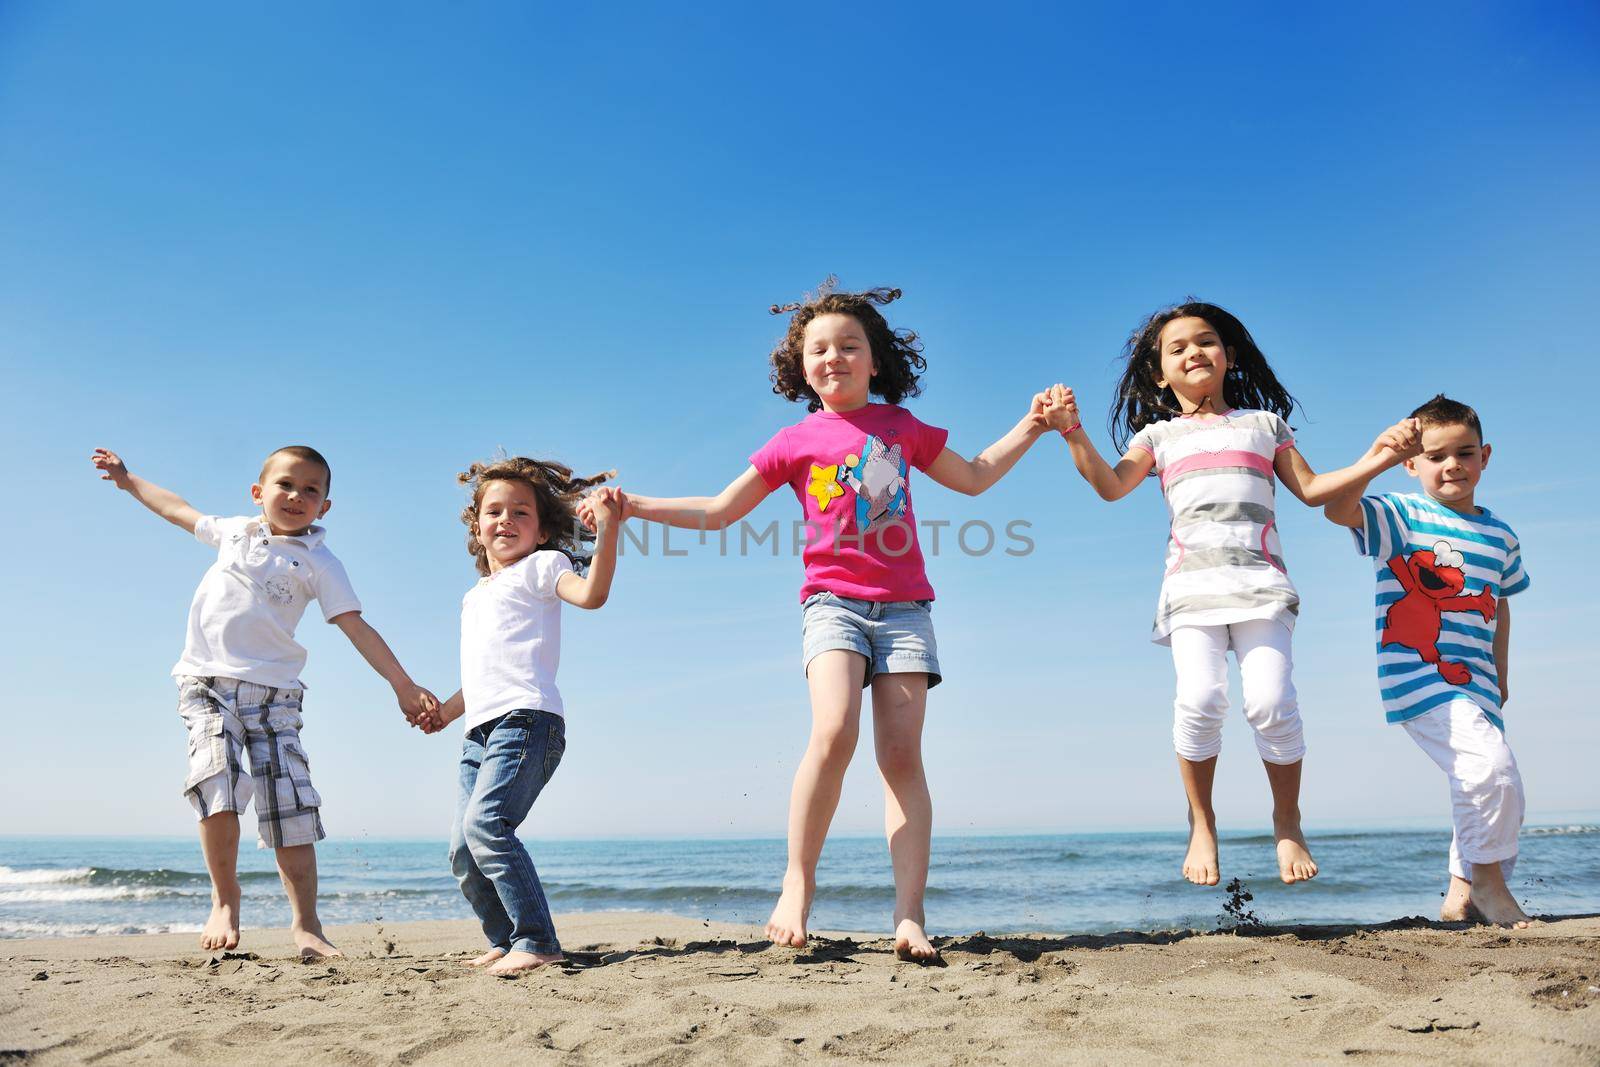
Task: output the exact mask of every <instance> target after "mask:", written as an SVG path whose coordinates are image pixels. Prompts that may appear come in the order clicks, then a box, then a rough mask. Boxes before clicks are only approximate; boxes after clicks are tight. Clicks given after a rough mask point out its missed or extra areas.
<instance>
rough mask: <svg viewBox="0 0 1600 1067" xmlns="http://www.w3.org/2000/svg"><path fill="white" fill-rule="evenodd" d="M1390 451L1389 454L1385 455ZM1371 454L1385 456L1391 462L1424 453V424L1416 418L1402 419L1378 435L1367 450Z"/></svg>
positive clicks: (1397, 461)
mask: <svg viewBox="0 0 1600 1067" xmlns="http://www.w3.org/2000/svg"><path fill="white" fill-rule="evenodd" d="M1385 452H1388V453H1389V455H1387V456H1383V453H1385ZM1367 454H1368V455H1369V456H1374V457H1377V456H1383V458H1384V459H1385V460H1386V461H1387V462H1389V463H1390V464H1394V463H1399V462H1401V461H1402V460H1407V459H1412V458H1414V457H1416V456H1419V455H1421V454H1422V424H1421V423H1420V422H1419V421H1418V420H1416V419H1401V420H1400V421H1399V422H1397V423H1395V424H1394V425H1393V426H1391V427H1389V428H1388V429H1387V430H1385V431H1383V432H1382V433H1380V434H1379V435H1378V439H1377V440H1376V441H1373V442H1372V447H1371V448H1370V449H1368V450H1367Z"/></svg>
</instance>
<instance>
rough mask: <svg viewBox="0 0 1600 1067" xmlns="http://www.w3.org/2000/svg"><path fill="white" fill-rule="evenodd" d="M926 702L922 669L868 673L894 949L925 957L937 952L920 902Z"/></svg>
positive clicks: (924, 885)
mask: <svg viewBox="0 0 1600 1067" xmlns="http://www.w3.org/2000/svg"><path fill="white" fill-rule="evenodd" d="M927 708H928V676H927V675H926V674H914V673H906V674H899V673H897V674H880V675H878V676H877V677H875V678H873V679H872V734H873V740H874V742H875V744H876V747H877V751H878V772H879V774H881V775H882V776H883V818H884V829H885V831H886V832H887V834H888V836H889V857H890V860H891V862H893V864H894V949H895V952H896V954H898V955H899V956H900V958H901V959H904V960H931V959H933V958H934V957H935V956H937V955H938V954H939V952H938V950H937V949H935V948H934V947H933V943H932V942H930V941H929V940H928V933H927V930H926V929H924V927H925V926H926V925H927V921H928V919H927V916H926V915H925V914H924V913H923V908H922V904H923V897H924V896H925V895H926V893H927V889H928V853H929V851H930V847H931V842H930V839H931V838H932V835H933V799H932V797H930V796H929V795H928V776H927V773H926V772H925V770H924V768H923V765H922V723H923V720H924V718H925V716H926V713H927Z"/></svg>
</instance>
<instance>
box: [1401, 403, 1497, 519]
mask: <svg viewBox="0 0 1600 1067" xmlns="http://www.w3.org/2000/svg"><path fill="white" fill-rule="evenodd" d="M1488 465H1489V446H1488V445H1486V444H1484V443H1483V442H1481V441H1479V440H1478V435H1477V433H1475V432H1474V431H1473V430H1472V428H1471V427H1469V426H1465V425H1463V424H1461V423H1445V424H1443V425H1438V426H1424V427H1423V428H1422V454H1421V455H1419V456H1417V457H1416V458H1415V459H1408V460H1406V471H1407V472H1408V473H1409V474H1410V475H1411V476H1412V477H1413V478H1416V479H1417V480H1418V481H1419V482H1421V483H1422V491H1423V492H1424V493H1427V494H1428V496H1430V497H1432V498H1433V499H1434V500H1437V501H1438V502H1439V503H1441V504H1443V505H1444V506H1445V507H1447V508H1450V509H1451V510H1452V511H1461V512H1466V513H1468V514H1474V513H1476V512H1477V510H1478V509H1477V506H1476V505H1475V504H1473V502H1472V497H1473V494H1474V493H1475V492H1476V491H1477V488H1478V479H1479V478H1482V477H1483V468H1485V467H1487V466H1488Z"/></svg>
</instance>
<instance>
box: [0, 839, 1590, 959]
mask: <svg viewBox="0 0 1600 1067" xmlns="http://www.w3.org/2000/svg"><path fill="white" fill-rule="evenodd" d="M1449 840H1450V835H1449V831H1448V830H1442V829H1427V830H1422V829H1410V830H1394V829H1385V830H1371V829H1367V830H1346V831H1327V832H1322V833H1315V834H1311V835H1309V841H1310V844H1311V847H1312V850H1313V852H1314V854H1315V855H1316V858H1317V862H1318V863H1319V864H1320V866H1321V869H1322V873H1321V874H1320V875H1319V876H1318V877H1317V878H1316V879H1315V880H1313V881H1311V882H1309V883H1304V884H1301V885H1296V886H1285V885H1283V884H1282V883H1280V882H1279V881H1278V879H1277V871H1276V865H1275V862H1274V853H1273V842H1272V837H1271V835H1270V834H1267V833H1265V832H1260V833H1234V834H1227V835H1224V836H1223V838H1222V864H1223V884H1222V885H1219V886H1216V887H1196V886H1191V885H1189V884H1188V883H1186V882H1184V881H1183V880H1182V879H1181V877H1179V874H1178V868H1179V865H1180V862H1181V860H1182V856H1183V849H1184V844H1185V835H1184V834H1182V833H1095V834H1086V833H1085V834H1018V835H986V836H972V837H954V836H940V837H935V839H934V842H933V862H932V866H931V869H930V871H929V877H928V898H927V911H928V918H929V927H930V930H931V931H932V932H933V933H936V934H962V933H971V932H974V931H978V930H983V931H987V932H989V933H991V934H992V933H998V932H1001V931H1007V932H1039V933H1053V934H1071V933H1107V932H1111V931H1116V930H1165V929H1213V928H1217V927H1227V926H1230V925H1234V924H1236V923H1238V922H1239V921H1240V920H1241V919H1243V920H1244V921H1246V922H1249V921H1252V920H1258V921H1260V922H1261V923H1264V924H1268V925H1280V924H1289V923H1315V924H1323V923H1378V922H1385V921H1388V920H1391V919H1398V918H1403V917H1408V916H1425V917H1430V918H1431V917H1434V916H1436V915H1437V914H1438V908H1439V899H1440V896H1441V894H1442V892H1443V890H1444V886H1445V882H1446V876H1445V855H1446V850H1447V848H1448V846H1449ZM528 848H529V852H530V854H531V855H532V856H533V860H534V863H535V865H536V867H537V868H538V871H539V877H540V879H541V880H542V881H543V883H544V887H545V891H546V893H547V894H548V895H549V898H550V903H551V907H552V910H554V911H555V912H557V913H558V914H559V913H561V912H577V911H585V912H592V911H630V912H666V913H669V914H673V915H681V916H685V917H688V918H694V919H707V920H714V921H717V922H726V923H737V924H744V925H748V926H751V927H755V928H759V927H760V926H761V925H762V924H763V923H764V922H765V921H766V918H767V915H768V913H769V912H770V910H771V908H772V903H773V900H774V899H775V896H776V891H777V887H778V882H779V879H780V877H781V875H782V873H783V868H784V854H785V853H784V843H783V841H782V840H781V839H756V840H727V839H677V840H659V839H658V840H637V841H629V840H592V841H577V840H530V841H528ZM317 856H318V865H319V868H320V874H321V883H320V899H319V910H320V912H321V915H322V919H323V921H324V922H325V923H336V924H342V923H365V922H383V923H389V922H407V921H410V920H417V919H470V918H472V913H471V912H470V910H469V909H468V908H467V905H466V902H465V901H464V900H463V899H462V896H461V893H460V891H459V890H458V889H457V887H456V884H455V880H454V879H453V878H452V876H451V874H450V868H449V862H448V860H447V858H446V847H445V843H444V842H443V841H418V840H409V841H400V840H329V841H325V842H323V843H322V844H320V845H319V846H318V848H317ZM240 871H241V880H242V882H243V886H244V912H243V918H244V925H245V927H247V928H250V927H274V926H284V925H286V924H287V922H288V918H289V913H288V907H287V905H286V903H285V901H284V896H283V889H282V887H281V886H280V885H279V883H278V875H277V872H276V870H275V868H274V867H273V862H272V853H271V852H270V851H260V850H257V849H254V848H251V847H249V846H248V845H247V846H246V847H244V848H243V849H242V850H241V853H240ZM1234 879H1237V880H1238V884H1237V885H1235V886H1233V887H1232V891H1231V892H1230V890H1229V884H1230V882H1232V881H1233V880H1234ZM817 881H818V889H817V900H816V904H815V907H814V909H813V912H812V924H811V925H812V927H813V929H818V930H853V931H855V930H859V931H868V932H873V931H879V932H888V930H889V926H890V918H891V913H892V910H893V906H894V892H893V887H892V882H891V878H890V868H889V854H888V849H887V847H886V845H885V844H884V841H883V839H882V838H877V837H847V836H836V837H833V838H830V839H829V841H828V844H827V847H826V849H825V850H824V852H823V856H822V863H821V865H820V868H819V870H818V878H817ZM1511 886H1512V890H1513V892H1515V893H1516V895H1517V897H1518V899H1519V900H1521V901H1523V902H1524V907H1525V908H1527V910H1529V911H1530V912H1535V913H1539V914H1545V915H1579V914H1595V913H1600V820H1595V821H1582V822H1573V823H1563V824H1553V825H1546V826H1526V827H1524V828H1523V831H1522V847H1521V856H1520V859H1519V862H1518V866H1517V869H1516V872H1515V874H1514V876H1513V877H1512V879H1511ZM209 894H210V889H209V883H208V881H207V878H206V874H205V866H204V864H203V863H202V861H201V857H200V849H199V844H198V842H197V841H196V840H195V839H193V838H131V837H118V838H91V837H0V938H25V937H74V936H83V935H96V934H140V933H167V932H174V931H187V930H199V929H200V925H201V923H202V922H203V921H204V919H205V916H206V912H207V910H208V906H209ZM1246 894H1248V896H1247V895H1246Z"/></svg>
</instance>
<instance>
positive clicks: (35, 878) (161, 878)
mask: <svg viewBox="0 0 1600 1067" xmlns="http://www.w3.org/2000/svg"><path fill="white" fill-rule="evenodd" d="M239 881H241V882H244V883H247V884H248V883H250V882H274V883H275V882H277V881H278V872H277V871H240V872H239ZM57 884H69V885H93V886H207V887H208V886H210V885H211V879H210V877H209V876H208V875H206V874H205V873H204V872H202V871H175V870H170V869H168V868H166V867H156V868H140V867H132V868H126V867H59V868H58V867H24V868H21V869H18V868H14V867H5V866H0V886H9V885H57Z"/></svg>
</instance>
